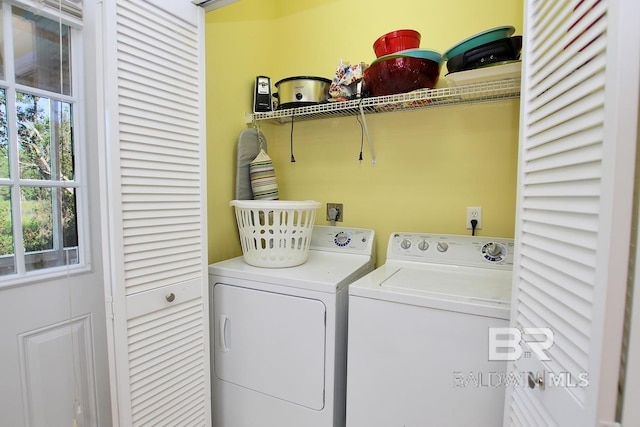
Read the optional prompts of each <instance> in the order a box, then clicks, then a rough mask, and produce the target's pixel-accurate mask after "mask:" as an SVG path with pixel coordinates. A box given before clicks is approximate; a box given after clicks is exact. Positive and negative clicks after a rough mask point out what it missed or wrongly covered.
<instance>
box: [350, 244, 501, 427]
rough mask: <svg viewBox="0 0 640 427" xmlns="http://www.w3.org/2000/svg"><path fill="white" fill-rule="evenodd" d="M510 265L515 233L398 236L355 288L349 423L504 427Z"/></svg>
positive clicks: (357, 425)
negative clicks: (502, 352) (500, 337)
mask: <svg viewBox="0 0 640 427" xmlns="http://www.w3.org/2000/svg"><path fill="white" fill-rule="evenodd" d="M512 267H513V240H511V239H495V238H486V237H472V236H455V235H437V234H424V233H392V235H391V237H390V239H389V245H388V248H387V258H386V261H385V264H384V265H382V266H381V267H378V268H377V269H376V270H374V271H373V272H371V273H370V274H368V275H366V276H365V277H363V278H362V279H360V280H358V281H356V282H354V283H353V284H352V285H351V286H350V287H349V338H348V348H349V354H348V365H347V373H348V375H347V426H348V427H364V426H366V427H392V426H397V427H425V426H446V427H469V426H473V427H496V426H501V425H502V418H503V407H504V393H505V387H506V383H507V381H506V362H505V361H500V360H496V359H498V358H500V357H496V356H495V355H494V356H493V357H490V355H489V328H504V327H508V323H509V311H510V302H511V301H510V300H511V277H512ZM494 332H495V330H494ZM490 359H491V360H490Z"/></svg>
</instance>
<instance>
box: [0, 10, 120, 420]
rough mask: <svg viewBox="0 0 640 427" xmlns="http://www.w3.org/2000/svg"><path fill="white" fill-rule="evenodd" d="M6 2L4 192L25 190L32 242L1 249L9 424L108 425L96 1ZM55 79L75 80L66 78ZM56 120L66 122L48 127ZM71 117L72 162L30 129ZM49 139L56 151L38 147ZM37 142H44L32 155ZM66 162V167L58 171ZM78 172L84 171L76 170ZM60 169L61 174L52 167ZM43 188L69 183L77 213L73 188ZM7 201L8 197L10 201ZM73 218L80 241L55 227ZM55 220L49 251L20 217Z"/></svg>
mask: <svg viewBox="0 0 640 427" xmlns="http://www.w3.org/2000/svg"><path fill="white" fill-rule="evenodd" d="M2 3H3V4H2V6H1V8H2V19H3V23H2V26H3V29H4V41H5V42H6V41H7V34H8V32H7V31H8V29H9V28H12V29H13V31H11V35H12V36H13V37H15V41H16V43H6V44H5V46H4V50H3V57H4V58H3V60H4V62H3V66H4V67H3V71H4V72H3V77H2V80H3V82H2V84H1V86H2V88H3V89H2V91H3V92H2V93H3V103H4V102H5V101H6V104H5V105H3V108H2V113H0V115H2V116H3V119H7V117H9V120H8V122H9V124H8V131H7V134H8V135H9V157H10V158H11V162H10V164H11V173H10V174H5V173H4V172H5V171H6V170H5V171H3V172H0V186H1V188H0V194H2V195H3V196H4V195H6V194H8V191H7V190H8V189H9V191H11V192H15V191H19V192H20V193H21V194H19V195H18V194H16V195H14V194H12V198H11V202H12V205H13V206H12V207H13V208H14V211H13V215H11V217H12V219H13V221H14V224H13V226H14V228H13V230H14V234H13V235H14V237H16V236H21V241H15V252H14V253H13V255H14V256H13V257H11V256H7V255H6V253H5V252H2V256H0V265H2V268H3V269H2V274H1V275H0V379H1V380H0V425H2V426H11V427H26V426H32V427H58V426H60V427H70V426H103V427H108V426H110V425H111V409H110V395H109V377H108V360H107V340H106V325H105V306H104V284H103V276H102V264H101V259H102V255H101V245H100V237H101V235H100V234H101V223H100V215H101V210H102V209H105V207H104V206H101V204H100V199H99V197H98V194H99V186H98V174H97V171H98V167H97V165H98V161H99V160H100V159H99V157H98V155H97V145H96V144H95V141H96V140H97V134H96V131H95V129H96V117H97V112H96V109H95V106H94V105H92V104H85V102H84V100H85V99H95V97H96V96H97V94H98V93H99V91H98V89H97V87H96V82H95V78H94V75H95V59H96V58H95V51H96V49H95V37H94V35H93V31H92V30H93V28H94V25H95V16H94V14H95V10H94V8H93V5H92V4H91V3H90V2H85V4H84V7H83V8H82V9H80V8H71V9H67V8H66V7H65V8H64V10H66V11H68V12H70V13H69V14H66V13H65V14H63V16H62V19H61V20H59V19H58V17H59V16H60V14H59V10H58V8H59V3H58V1H57V0H56V1H46V2H41V3H39V4H38V5H37V6H36V5H34V4H33V2H29V3H28V4H27V5H24V7H20V6H22V3H20V2H12V3H14V5H16V6H19V7H20V8H19V9H12V5H11V4H10V3H9V2H6V1H4V2H2ZM60 28H62V29H63V31H62V33H65V34H67V35H69V32H71V33H74V35H73V36H72V37H71V43H70V45H65V44H64V43H58V40H59V38H58V36H59V35H60V33H61V32H60V31H59V29H60ZM88 29H90V30H88ZM75 36H78V37H75ZM8 40H9V41H10V40H11V38H9V39H8ZM27 41H28V42H29V43H26V42H27ZM67 48H69V50H67ZM69 57H70V58H71V61H72V63H71V67H70V69H71V72H70V77H71V79H67V78H66V77H67V76H68V75H66V74H65V73H61V75H62V77H60V76H58V77H57V76H56V72H57V70H59V68H58V64H59V63H60V61H62V62H64V63H66V62H65V61H66V58H69ZM73 61H76V62H73ZM83 62H84V68H83V67H81V66H82V64H83ZM14 66H15V73H14V71H13V69H14ZM52 70H53V71H52ZM56 80H57V81H58V82H60V81H64V82H65V84H63V85H59V84H57V83H56ZM14 83H17V84H18V86H17V87H16V86H14ZM66 83H70V85H69V86H66ZM60 86H64V88H61V87H60ZM5 88H6V89H5ZM83 88H84V95H82V91H83ZM36 98H37V99H38V100H39V101H38V102H36V103H34V104H33V106H36V105H37V110H38V114H39V115H40V119H35V120H33V121H31V119H28V118H27V116H26V115H23V114H24V113H26V112H27V111H26V108H27V107H26V106H27V100H28V99H31V100H35V99H36ZM21 105H22V106H21ZM61 106H66V107H69V108H70V109H71V110H69V111H73V118H71V117H69V116H67V117H66V118H64V119H62V120H61V121H56V120H55V115H56V114H55V113H54V109H56V108H59V107H61ZM66 107H63V108H66ZM13 111H17V112H18V124H17V126H16V125H15V124H11V123H12V116H13V114H14V113H13ZM5 114H6V115H5ZM2 122H3V123H6V122H7V121H5V120H2ZM45 122H46V123H48V124H49V125H51V124H53V123H57V124H59V125H60V126H59V127H58V126H50V127H49V126H45V127H42V126H43V125H44V124H45ZM65 122H66V123H67V124H69V123H73V124H72V126H73V129H74V136H73V140H74V143H75V144H76V145H75V149H74V150H73V152H74V153H73V155H74V157H75V163H74V166H73V167H70V164H64V161H62V160H61V158H62V157H64V156H65V155H66V154H69V153H70V152H71V151H68V150H67V149H66V148H64V147H62V146H58V148H53V147H55V146H57V144H51V146H49V143H48V141H49V140H48V138H47V139H46V141H45V140H44V139H43V140H40V139H38V137H37V136H36V133H29V132H26V133H23V131H27V130H29V129H31V130H34V129H38V132H39V133H40V135H42V131H43V129H46V130H45V131H44V132H45V133H46V134H47V135H48V136H50V137H51V141H56V140H58V139H57V138H56V137H55V136H54V135H56V134H57V135H58V136H60V135H62V134H64V132H63V131H61V128H62V127H63V126H64V123H65ZM31 125H33V126H31ZM16 135H18V136H19V138H18V139H17V140H16V139H15V138H16ZM29 135H30V136H29ZM31 137H33V138H31ZM18 141H19V142H18ZM45 147H46V148H47V150H46V153H45V152H44V151H40V152H38V149H40V148H45ZM31 149H33V150H34V151H32V152H31V154H27V152H28V151H29V150H31ZM36 152H38V154H37V155H36V157H37V158H38V159H39V160H40V161H41V163H40V164H39V166H38V167H36V168H34V170H33V171H32V172H35V173H36V175H33V174H31V173H27V170H28V169H27V168H29V167H30V166H28V163H29V162H28V161H26V160H27V159H28V158H31V159H33V158H36V157H33V156H34V154H35V153H36ZM0 153H3V154H0V164H2V163H3V162H4V161H6V160H7V157H3V155H4V153H6V151H5V152H3V150H2V143H0ZM23 154H24V155H25V156H28V157H22V155H23ZM18 156H20V159H21V160H20V162H19V163H18V162H17V161H16V160H17V159H18ZM85 161H86V163H85ZM0 169H2V167H0ZM56 169H57V170H58V173H54V170H56ZM72 169H73V176H71V174H68V173H67V172H68V171H71V170H72ZM49 173H51V174H52V175H51V176H48V177H44V176H41V175H42V174H49ZM54 175H57V177H58V178H57V179H56V178H54ZM65 175H66V176H65ZM63 176H64V177H63ZM38 187H40V188H41V189H48V190H47V191H48V192H49V194H56V195H57V196H60V197H61V193H60V192H58V189H60V188H63V187H64V190H62V191H64V192H66V193H67V194H71V193H75V195H76V198H75V201H76V203H77V205H76V209H75V215H74V214H70V211H66V210H65V209H64V208H63V207H61V206H60V204H59V202H60V200H61V199H62V200H63V201H64V198H62V197H61V198H58V197H53V196H52V197H51V198H50V200H49V202H48V205H47V206H46V207H45V206H44V205H43V204H42V203H43V200H44V199H41V198H39V199H40V200H38V201H36V200H32V199H30V197H29V196H28V194H29V190H28V189H29V188H38ZM16 189H21V190H16ZM14 196H15V197H14ZM6 202H7V199H5V198H4V197H3V201H2V203H6ZM63 203H64V202H63ZM4 206H5V205H3V207H4ZM35 206H38V207H37V209H36V208H35ZM15 209H18V210H19V212H16V210H15ZM31 211H33V215H32V213H31ZM6 212H7V211H4V210H2V214H1V215H2V219H1V221H2V222H4V221H5V220H7V219H9V215H7V213H6ZM42 215H44V216H42ZM48 215H50V216H48ZM67 215H71V216H75V219H76V220H77V227H78V228H77V230H78V242H77V243H74V244H69V243H68V242H64V239H62V240H60V241H58V243H60V242H62V245H61V246H60V245H59V244H58V243H56V240H57V237H56V236H61V235H63V234H64V232H63V233H62V234H59V231H60V230H59V229H58V231H56V228H57V227H58V225H59V223H58V220H60V221H64V220H65V219H68V218H70V216H67ZM45 217H48V219H49V221H50V222H49V223H46V224H45V225H42V224H41V225H40V226H38V227H37V229H39V230H40V232H42V233H48V231H47V230H53V233H52V236H53V237H52V241H51V245H50V247H47V249H42V250H34V249H33V248H31V249H30V246H31V244H32V243H33V241H32V239H33V238H34V236H31V235H30V234H28V233H27V232H26V231H24V232H23V230H22V226H21V224H20V223H19V222H18V218H21V222H22V224H24V227H25V230H26V229H29V228H30V226H29V224H30V223H32V220H33V219H34V218H45ZM49 226H51V227H49ZM0 229H1V233H2V237H3V238H4V237H6V236H7V235H9V234H10V232H11V230H10V229H7V228H3V227H1V226H0ZM45 246H47V245H45ZM65 258H66V259H65ZM11 259H12V260H13V261H15V262H12V267H7V264H6V262H7V261H9V260H11ZM7 268H9V270H7Z"/></svg>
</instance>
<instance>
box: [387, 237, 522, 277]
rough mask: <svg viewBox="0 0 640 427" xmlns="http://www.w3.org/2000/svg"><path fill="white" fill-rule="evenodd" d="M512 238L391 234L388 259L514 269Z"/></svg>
mask: <svg viewBox="0 0 640 427" xmlns="http://www.w3.org/2000/svg"><path fill="white" fill-rule="evenodd" d="M513 249H514V243H513V239H508V238H503V237H479V236H463V235H455V234H431V233H402V232H394V233H391V237H390V238H389V245H388V248H387V259H397V260H408V261H418V262H425V263H434V264H453V265H463V266H470V267H489V268H500V269H509V270H510V269H512V268H513Z"/></svg>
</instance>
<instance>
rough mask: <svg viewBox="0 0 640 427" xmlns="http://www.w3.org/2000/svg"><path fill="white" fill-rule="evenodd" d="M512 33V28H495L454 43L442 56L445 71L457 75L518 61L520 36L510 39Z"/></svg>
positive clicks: (520, 44) (513, 30) (520, 47)
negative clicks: (444, 62) (445, 64)
mask: <svg viewBox="0 0 640 427" xmlns="http://www.w3.org/2000/svg"><path fill="white" fill-rule="evenodd" d="M514 32H515V28H514V27H512V26H503V27H496V28H491V29H489V30H486V31H483V32H481V33H478V34H475V35H473V36H471V37H467V38H466V39H464V40H462V41H460V42H458V43H456V44H455V45H454V46H453V47H451V48H450V49H448V50H447V51H446V52H445V53H444V55H443V59H444V60H445V61H447V71H449V73H457V72H460V71H467V70H474V69H476V68H481V67H486V66H488V65H492V64H504V63H505V62H509V61H515V60H518V59H519V58H520V50H521V49H522V36H513V37H512V34H513V33H514Z"/></svg>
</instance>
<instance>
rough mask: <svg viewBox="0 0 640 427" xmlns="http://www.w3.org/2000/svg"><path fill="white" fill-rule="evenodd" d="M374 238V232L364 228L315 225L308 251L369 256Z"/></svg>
mask: <svg viewBox="0 0 640 427" xmlns="http://www.w3.org/2000/svg"><path fill="white" fill-rule="evenodd" d="M374 236H375V233H374V231H373V230H370V229H366V228H350V227H334V226H327V225H315V226H314V227H313V233H312V235H311V245H310V249H312V250H323V251H334V252H344V253H351V254H363V255H371V254H372V253H373V248H374V246H373V244H374Z"/></svg>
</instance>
